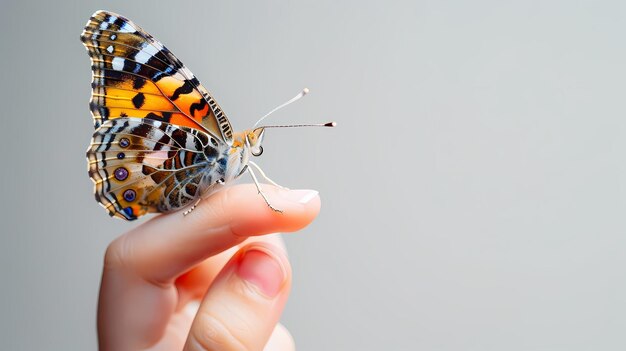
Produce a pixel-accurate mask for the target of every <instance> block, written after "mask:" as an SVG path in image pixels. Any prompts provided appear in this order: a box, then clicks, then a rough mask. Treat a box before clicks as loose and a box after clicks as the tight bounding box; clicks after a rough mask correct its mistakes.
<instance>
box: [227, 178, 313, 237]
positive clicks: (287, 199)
mask: <svg viewBox="0 0 626 351" xmlns="http://www.w3.org/2000/svg"><path fill="white" fill-rule="evenodd" d="M263 192H264V193H265V195H266V196H267V198H268V200H269V201H270V203H271V204H272V206H273V207H275V208H277V209H279V210H280V211H281V212H277V211H274V210H273V209H272V208H270V207H269V206H268V205H267V204H266V203H265V201H264V200H263V198H262V197H261V196H260V195H259V194H258V192H257V190H256V188H254V187H253V186H237V187H233V188H231V189H230V191H229V194H228V200H227V201H225V202H224V205H225V206H224V211H229V212H231V213H236V216H235V217H233V221H232V222H231V223H232V224H231V229H232V231H233V232H234V233H235V234H236V235H239V236H246V237H247V236H254V235H261V234H267V233H272V232H294V231H297V230H300V229H302V228H304V227H306V226H307V225H309V224H310V223H311V222H312V221H313V220H314V219H315V217H317V215H318V214H319V211H320V206H321V201H320V197H319V193H318V192H317V191H315V190H305V189H300V190H286V189H280V188H277V187H273V186H264V187H263Z"/></svg>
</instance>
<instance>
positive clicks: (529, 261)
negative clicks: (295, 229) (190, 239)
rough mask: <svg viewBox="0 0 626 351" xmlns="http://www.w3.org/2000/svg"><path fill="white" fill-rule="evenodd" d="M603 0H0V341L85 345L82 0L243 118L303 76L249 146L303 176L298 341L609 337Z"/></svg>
mask: <svg viewBox="0 0 626 351" xmlns="http://www.w3.org/2000/svg"><path fill="white" fill-rule="evenodd" d="M623 4H624V3H623V2H619V1H615V2H610V1H517V2H506V1H485V0H482V1H471V2H470V1H464V2H461V1H457V2H454V1H432V2H424V1H410V2H408V1H407V2H399V1H398V2H382V1H377V2H374V1H344V2H335V1H320V0H317V1H299V2H288V1H269V2H268V1H260V2H246V3H242V2H216V1H203V2H172V1H151V2H129V1H114V2H107V3H106V4H103V3H102V2H96V1H81V2H78V1H72V2H69V1H68V2H57V1H38V2H26V1H24V2H18V1H7V0H2V2H0V43H1V49H0V50H1V51H0V52H1V55H0V63H1V65H0V67H1V71H0V72H1V73H0V89H1V90H0V99H1V102H2V112H1V115H2V128H1V129H2V131H1V132H2V138H0V143H1V150H2V155H3V158H4V159H3V162H2V164H3V166H2V172H1V173H0V176H1V177H2V179H1V182H0V186H1V187H2V189H1V194H2V203H1V205H0V206H1V207H2V210H1V211H0V213H1V214H0V215H1V217H2V226H1V228H2V235H1V236H0V274H1V277H2V282H1V283H0V284H1V286H2V288H1V291H0V297H1V298H0V343H1V344H2V345H1V346H0V348H2V349H6V350H36V349H47V350H88V349H94V348H95V345H96V341H95V326H94V324H95V323H94V318H95V304H96V299H97V291H98V284H99V278H100V269H101V260H102V255H103V252H104V250H105V247H106V245H107V243H108V242H110V241H111V240H112V239H113V238H114V237H115V236H117V235H119V234H120V233H122V232H124V231H126V230H128V229H129V228H131V227H132V226H133V225H134V224H130V223H125V222H122V221H117V220H112V219H110V218H109V217H108V216H107V215H106V214H105V212H104V211H103V210H102V209H101V208H100V207H99V206H98V205H97V204H96V203H95V201H94V200H93V197H92V195H91V187H92V186H91V182H90V180H89V179H88V177H87V174H86V163H85V159H84V151H85V149H86V146H87V144H88V142H89V139H90V135H91V133H92V129H93V128H92V125H91V121H90V120H91V118H90V115H89V110H88V108H87V101H88V99H89V93H90V89H89V81H90V74H91V73H90V70H89V59H88V57H87V54H86V52H85V49H84V48H83V46H82V45H81V43H80V42H79V40H78V37H79V34H80V32H81V30H82V27H83V25H84V24H85V22H86V21H87V19H88V17H89V16H90V15H91V14H92V13H93V12H94V11H95V10H97V9H100V8H104V9H108V10H112V11H115V12H118V13H121V14H124V15H125V16H127V17H129V18H131V19H133V20H134V21H135V22H137V23H138V24H139V25H141V26H142V27H144V28H145V29H146V30H148V31H149V32H151V33H152V34H153V35H154V36H155V37H157V38H159V39H160V40H161V41H162V42H164V43H165V44H166V45H167V46H168V47H169V48H170V49H171V50H172V51H173V52H174V53H176V55H177V56H178V57H179V58H181V60H182V61H183V62H185V63H186V65H187V66H188V67H189V68H190V69H191V70H192V71H193V72H194V73H195V74H196V75H197V76H198V77H199V78H200V80H201V81H202V82H203V83H204V84H205V86H207V87H208V88H209V90H211V91H212V92H213V93H214V95H215V96H216V98H217V99H218V101H219V102H220V104H221V105H222V107H223V108H224V109H225V110H226V112H227V113H228V115H229V116H230V118H231V121H232V123H233V125H234V126H235V127H236V128H237V129H242V128H246V127H249V126H251V125H252V123H253V122H254V121H255V120H256V119H257V117H258V116H260V115H262V114H263V113H265V112H266V111H267V110H269V109H271V108H272V107H274V106H276V105H278V104H279V103H281V102H283V101H284V100H286V99H287V98H289V97H291V96H293V95H294V94H296V93H297V92H298V91H299V90H300V89H301V88H303V87H305V86H306V87H309V88H310V89H311V94H310V96H308V97H307V98H306V99H305V100H303V101H302V102H299V103H298V104H296V105H293V106H290V107H289V108H288V109H286V110H283V111H281V112H280V113H278V114H277V115H275V116H273V117H272V120H273V121H276V122H286V121H293V122H309V121H324V120H328V119H334V120H337V121H338V122H339V128H336V129H335V130H319V129H310V130H272V131H271V133H269V134H268V136H267V139H266V140H267V141H266V144H265V154H264V155H263V157H262V159H261V160H259V162H260V163H261V164H262V165H263V166H264V168H265V170H266V171H267V172H268V173H269V174H270V175H271V176H272V177H273V178H274V179H275V180H277V181H278V182H279V183H281V184H283V185H286V186H289V187H291V188H298V187H303V188H315V189H318V190H320V192H321V194H322V198H323V209H322V213H321V215H320V217H319V218H318V219H317V220H316V221H315V222H314V223H313V224H312V225H311V226H310V227H309V228H307V229H305V230H303V231H302V232H301V233H299V234H297V235H292V236H289V237H288V238H287V244H288V246H289V249H290V256H291V259H292V262H293V266H294V272H295V284H294V288H293V295H292V297H291V299H290V301H289V304H288V306H287V309H286V312H285V315H284V318H283V321H284V323H285V324H286V325H287V327H288V328H289V329H290V330H291V332H292V333H293V335H294V337H295V339H296V342H297V345H298V347H299V349H300V350H357V349H358V350H623V349H626V337H625V336H624V331H625V330H626V303H625V301H624V299H625V296H626V283H625V281H626V277H625V273H626V267H625V263H626V256H625V255H624V251H625V249H626V235H625V231H626V223H625V220H624V218H625V217H624V211H625V210H626V201H625V200H626V196H625V195H626V194H625V191H626V182H625V177H626V163H625V162H624V161H625V160H624V150H626V148H625V147H626V141H625V140H626V138H624V134H625V132H626V122H625V120H624V115H625V114H624V112H625V104H624V102H625V101H626V100H625V99H624V84H625V83H624V82H625V79H626V69H625V66H624V65H625V62H626V61H625V59H626V47H625V43H626V41H625V40H624V35H625V33H626V16H625V15H626V12H625V11H626V9H625V7H624V5H623Z"/></svg>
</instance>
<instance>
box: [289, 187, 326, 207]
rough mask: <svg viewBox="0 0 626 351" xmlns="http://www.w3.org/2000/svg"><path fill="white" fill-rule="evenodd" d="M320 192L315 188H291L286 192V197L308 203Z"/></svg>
mask: <svg viewBox="0 0 626 351" xmlns="http://www.w3.org/2000/svg"><path fill="white" fill-rule="evenodd" d="M317 194H319V192H317V191H315V190H289V191H286V192H285V193H284V195H283V196H284V197H285V198H286V199H288V200H291V201H295V202H299V203H301V204H306V203H308V202H309V201H311V200H313V199H314V198H315V197H317Z"/></svg>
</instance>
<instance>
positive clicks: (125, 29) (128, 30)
mask: <svg viewBox="0 0 626 351" xmlns="http://www.w3.org/2000/svg"><path fill="white" fill-rule="evenodd" d="M120 32H122V33H134V32H135V28H133V27H132V26H131V25H130V24H128V22H126V23H124V24H123V25H122V28H120Z"/></svg>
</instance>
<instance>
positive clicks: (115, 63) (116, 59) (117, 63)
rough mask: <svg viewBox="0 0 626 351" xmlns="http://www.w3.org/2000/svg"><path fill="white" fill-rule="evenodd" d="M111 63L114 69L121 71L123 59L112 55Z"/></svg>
mask: <svg viewBox="0 0 626 351" xmlns="http://www.w3.org/2000/svg"><path fill="white" fill-rule="evenodd" d="M111 64H112V65H113V69H114V70H116V71H121V70H123V69H124V59H123V58H121V57H114V58H113V62H112V63H111Z"/></svg>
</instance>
